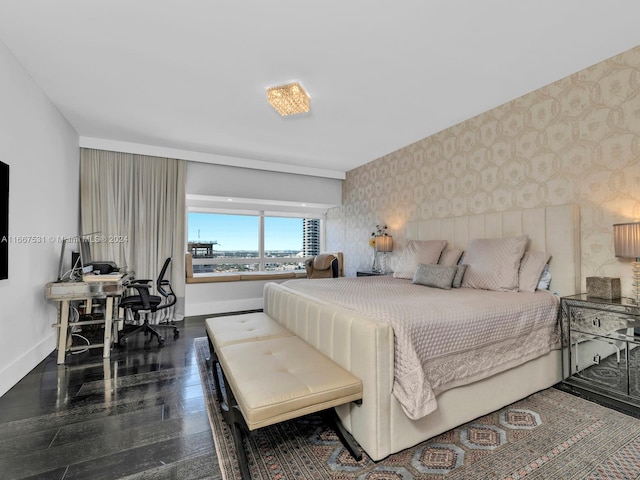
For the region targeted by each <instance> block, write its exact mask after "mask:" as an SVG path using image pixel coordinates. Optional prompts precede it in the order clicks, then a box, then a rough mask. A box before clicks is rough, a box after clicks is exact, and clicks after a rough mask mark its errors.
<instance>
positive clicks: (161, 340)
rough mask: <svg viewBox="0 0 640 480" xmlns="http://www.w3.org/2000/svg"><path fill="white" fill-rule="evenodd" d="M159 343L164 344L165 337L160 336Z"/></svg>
mask: <svg viewBox="0 0 640 480" xmlns="http://www.w3.org/2000/svg"><path fill="white" fill-rule="evenodd" d="M158 345H161V346H162V345H164V337H158Z"/></svg>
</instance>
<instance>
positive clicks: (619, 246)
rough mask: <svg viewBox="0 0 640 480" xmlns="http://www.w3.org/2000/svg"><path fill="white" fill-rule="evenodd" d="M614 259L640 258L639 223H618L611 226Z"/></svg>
mask: <svg viewBox="0 0 640 480" xmlns="http://www.w3.org/2000/svg"><path fill="white" fill-rule="evenodd" d="M613 246H614V249H615V254H616V257H627V258H638V257H640V223H618V224H615V225H614V226H613Z"/></svg>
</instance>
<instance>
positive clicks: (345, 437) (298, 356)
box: [206, 312, 362, 479]
mask: <svg viewBox="0 0 640 480" xmlns="http://www.w3.org/2000/svg"><path fill="white" fill-rule="evenodd" d="M206 329H207V337H208V339H209V348H210V350H211V358H212V360H213V362H212V367H213V369H214V371H213V373H214V380H215V384H216V390H217V391H216V395H217V396H218V400H219V401H220V405H221V409H222V412H223V416H224V419H225V421H226V422H227V423H228V424H229V426H230V428H231V431H232V434H233V438H234V442H235V446H236V451H237V454H238V462H239V464H240V470H241V472H242V477H243V479H250V478H251V477H250V474H249V467H248V463H247V457H246V453H245V451H244V447H243V443H242V438H243V434H244V431H245V430H248V431H252V430H255V429H258V428H261V427H266V426H268V425H273V424H275V423H279V422H283V421H285V420H290V419H292V418H296V417H300V416H302V415H307V414H310V413H315V412H320V411H324V410H328V409H332V408H333V407H336V406H338V405H342V404H345V403H349V402H359V401H360V400H361V399H362V382H361V381H360V379H358V378H356V377H354V376H353V375H352V374H351V373H349V372H348V371H347V370H345V369H344V368H342V367H341V366H339V365H338V364H337V363H335V362H334V361H333V360H331V359H329V358H328V357H326V356H324V355H323V354H322V353H320V352H319V351H318V350H316V349H315V348H314V347H312V346H311V345H309V344H308V343H306V342H305V341H304V340H302V339H301V338H299V337H297V336H295V335H294V334H293V333H292V332H290V331H289V330H287V329H286V328H284V327H283V326H281V325H280V324H279V323H278V322H276V321H275V320H273V319H272V318H271V317H269V316H268V315H266V314H265V313H262V312H259V313H250V314H242V315H233V316H226V317H216V318H209V319H207V320H206ZM218 365H219V366H220V371H221V373H222V385H223V386H224V388H225V393H226V401H225V399H224V398H223V396H222V392H221V391H222V388H221V386H222V385H221V381H220V379H219V375H218V368H217V366H218ZM328 413H329V416H328V419H329V420H330V421H331V423H332V424H333V426H334V427H335V429H336V433H337V434H338V437H339V438H340V440H341V441H342V442H343V444H344V445H345V447H346V448H347V450H348V451H349V452H350V453H351V455H352V456H353V457H354V458H356V459H357V460H360V459H361V458H362V455H361V454H360V452H359V450H358V448H357V445H356V442H355V440H354V439H353V438H352V437H351V435H350V434H349V433H348V432H346V430H344V427H342V424H341V423H340V421H339V420H338V418H337V415H335V412H333V410H330V411H329V412H328Z"/></svg>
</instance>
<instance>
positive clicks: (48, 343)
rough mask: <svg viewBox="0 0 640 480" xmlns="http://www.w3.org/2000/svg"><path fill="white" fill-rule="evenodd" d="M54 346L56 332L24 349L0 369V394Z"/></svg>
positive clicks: (7, 389)
mask: <svg viewBox="0 0 640 480" xmlns="http://www.w3.org/2000/svg"><path fill="white" fill-rule="evenodd" d="M55 348H56V334H51V335H49V336H48V337H46V338H44V339H43V340H42V341H41V342H39V343H37V344H36V345H34V346H33V348H30V349H29V350H27V351H25V352H24V353H23V354H22V355H20V356H19V357H17V358H16V359H14V360H13V362H11V363H10V364H8V365H6V366H5V367H4V368H3V369H2V370H0V396H2V395H4V394H5V393H7V392H8V391H9V390H11V388H12V387H13V386H14V385H15V384H16V383H18V382H19V381H20V380H21V379H22V378H23V377H24V376H25V375H26V374H27V373H29V372H30V371H31V370H33V369H34V368H35V367H36V366H37V365H38V364H39V363H40V362H41V361H42V360H44V359H45V358H46V357H47V355H49V354H50V353H51V352H53V351H54V350H55Z"/></svg>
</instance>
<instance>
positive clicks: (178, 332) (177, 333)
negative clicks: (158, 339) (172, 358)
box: [173, 330, 180, 338]
mask: <svg viewBox="0 0 640 480" xmlns="http://www.w3.org/2000/svg"><path fill="white" fill-rule="evenodd" d="M179 336H180V330H176V331H175V332H173V338H178V337H179Z"/></svg>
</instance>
